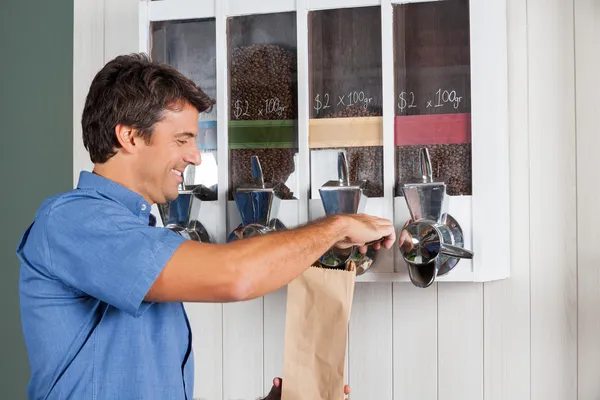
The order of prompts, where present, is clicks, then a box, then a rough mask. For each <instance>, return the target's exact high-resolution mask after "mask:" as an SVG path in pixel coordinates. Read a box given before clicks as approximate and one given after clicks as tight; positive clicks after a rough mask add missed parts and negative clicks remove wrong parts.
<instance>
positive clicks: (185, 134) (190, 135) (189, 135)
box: [175, 132, 196, 138]
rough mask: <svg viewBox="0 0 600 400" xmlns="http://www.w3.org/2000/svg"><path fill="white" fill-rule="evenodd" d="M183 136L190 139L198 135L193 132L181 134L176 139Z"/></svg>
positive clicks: (177, 134) (176, 135)
mask: <svg viewBox="0 0 600 400" xmlns="http://www.w3.org/2000/svg"><path fill="white" fill-rule="evenodd" d="M182 136H185V137H188V138H189V137H196V134H195V133H193V132H179V133H176V134H175V137H177V138H179V137H182Z"/></svg>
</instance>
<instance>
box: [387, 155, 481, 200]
mask: <svg viewBox="0 0 600 400" xmlns="http://www.w3.org/2000/svg"><path fill="white" fill-rule="evenodd" d="M422 147H427V149H428V150H429V157H430V158H431V168H432V171H433V180H434V181H436V182H439V181H443V182H445V183H446V185H447V188H446V193H448V194H449V195H451V196H461V195H462V196H467V195H471V194H472V186H471V180H472V174H471V144H470V143H464V144H434V145H427V146H399V147H397V152H396V170H397V171H398V175H397V176H396V188H397V192H396V195H397V196H402V190H401V185H402V184H403V183H414V182H421V170H420V164H419V151H420V149H421V148H422Z"/></svg>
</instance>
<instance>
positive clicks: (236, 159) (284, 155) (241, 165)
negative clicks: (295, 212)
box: [229, 149, 298, 199]
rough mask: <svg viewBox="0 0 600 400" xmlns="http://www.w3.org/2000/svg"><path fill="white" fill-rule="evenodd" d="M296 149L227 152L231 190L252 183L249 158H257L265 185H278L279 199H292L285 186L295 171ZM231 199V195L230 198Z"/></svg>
mask: <svg viewBox="0 0 600 400" xmlns="http://www.w3.org/2000/svg"><path fill="white" fill-rule="evenodd" d="M297 152H298V149H232V150H230V151H229V160H230V161H229V171H230V174H231V178H232V179H231V180H232V182H231V184H232V187H233V188H237V187H240V186H245V185H247V184H248V183H249V182H252V167H251V164H250V158H251V157H252V156H254V155H256V156H258V159H259V161H260V165H261V168H262V171H263V177H264V179H265V183H279V182H281V183H282V185H281V188H280V193H279V197H281V198H282V199H293V198H294V193H293V192H292V191H291V189H290V188H288V187H287V186H286V185H285V182H286V181H287V180H288V178H289V177H290V175H291V174H292V173H293V172H294V171H295V166H294V154H296V153H297ZM230 198H231V199H233V194H232V195H231V196H230Z"/></svg>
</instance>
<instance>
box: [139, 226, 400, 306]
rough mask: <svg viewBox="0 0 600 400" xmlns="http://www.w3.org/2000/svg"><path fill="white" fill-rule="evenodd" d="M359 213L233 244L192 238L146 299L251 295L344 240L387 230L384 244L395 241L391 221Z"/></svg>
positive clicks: (286, 278) (370, 237) (299, 269)
mask: <svg viewBox="0 0 600 400" xmlns="http://www.w3.org/2000/svg"><path fill="white" fill-rule="evenodd" d="M355 218H356V219H355ZM355 218H352V217H341V216H340V217H331V218H327V219H323V220H320V221H318V222H315V223H312V224H309V225H306V226H303V227H300V228H296V229H290V230H287V231H282V232H274V233H270V234H267V235H259V236H255V237H252V238H249V239H244V240H238V241H235V242H232V243H228V244H209V243H199V242H192V241H187V242H185V243H183V244H182V245H181V246H180V247H179V248H178V249H177V250H176V251H175V253H174V254H173V257H172V258H171V259H170V260H169V262H168V263H167V264H166V266H165V268H164V269H163V271H162V272H161V273H160V275H159V276H158V278H157V279H156V281H155V282H154V284H153V285H152V287H151V288H150V290H149V291H148V294H147V295H146V297H145V300H147V301H158V302H160V301H163V302H164V301H189V302H194V301H196V302H230V301H243V300H249V299H253V298H256V297H260V296H264V295H265V294H267V293H270V292H273V291H275V290H277V289H279V288H281V287H283V286H285V285H287V284H288V283H289V282H291V281H292V280H293V279H295V278H296V277H297V276H298V275H300V274H301V273H302V272H304V270H306V269H307V268H309V267H310V266H311V265H312V264H313V263H314V262H315V260H317V259H318V258H319V257H320V256H321V255H322V254H323V253H325V252H326V251H327V250H328V249H329V248H331V247H332V246H334V245H335V244H338V243H340V242H346V243H347V244H348V245H350V244H355V243H357V244H363V243H366V242H368V241H370V240H375V239H377V238H380V237H383V236H387V237H388V241H387V243H385V244H384V245H385V247H388V248H389V247H391V245H392V243H393V241H394V233H393V227H392V226H391V223H390V222H389V221H387V220H382V219H379V218H374V217H366V216H363V217H355ZM361 218H362V220H361Z"/></svg>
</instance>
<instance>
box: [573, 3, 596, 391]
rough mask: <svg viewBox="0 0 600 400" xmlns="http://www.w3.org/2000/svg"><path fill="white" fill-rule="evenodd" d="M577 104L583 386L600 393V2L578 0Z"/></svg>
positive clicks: (581, 388) (580, 384)
mask: <svg viewBox="0 0 600 400" xmlns="http://www.w3.org/2000/svg"><path fill="white" fill-rule="evenodd" d="M575 61H576V63H575V65H576V93H577V98H576V104H577V240H578V243H577V260H578V271H577V276H578V281H577V282H578V286H577V287H578V313H577V314H578V321H579V325H578V329H577V332H578V368H577V370H578V373H579V376H578V384H577V387H578V390H579V393H578V394H579V399H580V400H592V399H594V400H595V399H597V398H598V396H599V395H600V340H599V338H600V289H599V288H600V269H599V268H598V266H599V265H600V247H599V246H598V242H599V241H600V234H599V232H598V226H600V213H599V212H598V198H599V197H600V190H599V186H598V182H600V158H599V157H598V149H599V148H600V135H598V115H600V99H599V98H598V89H599V88H600V79H599V75H598V65H600V2H598V1H597V0H575Z"/></svg>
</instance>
